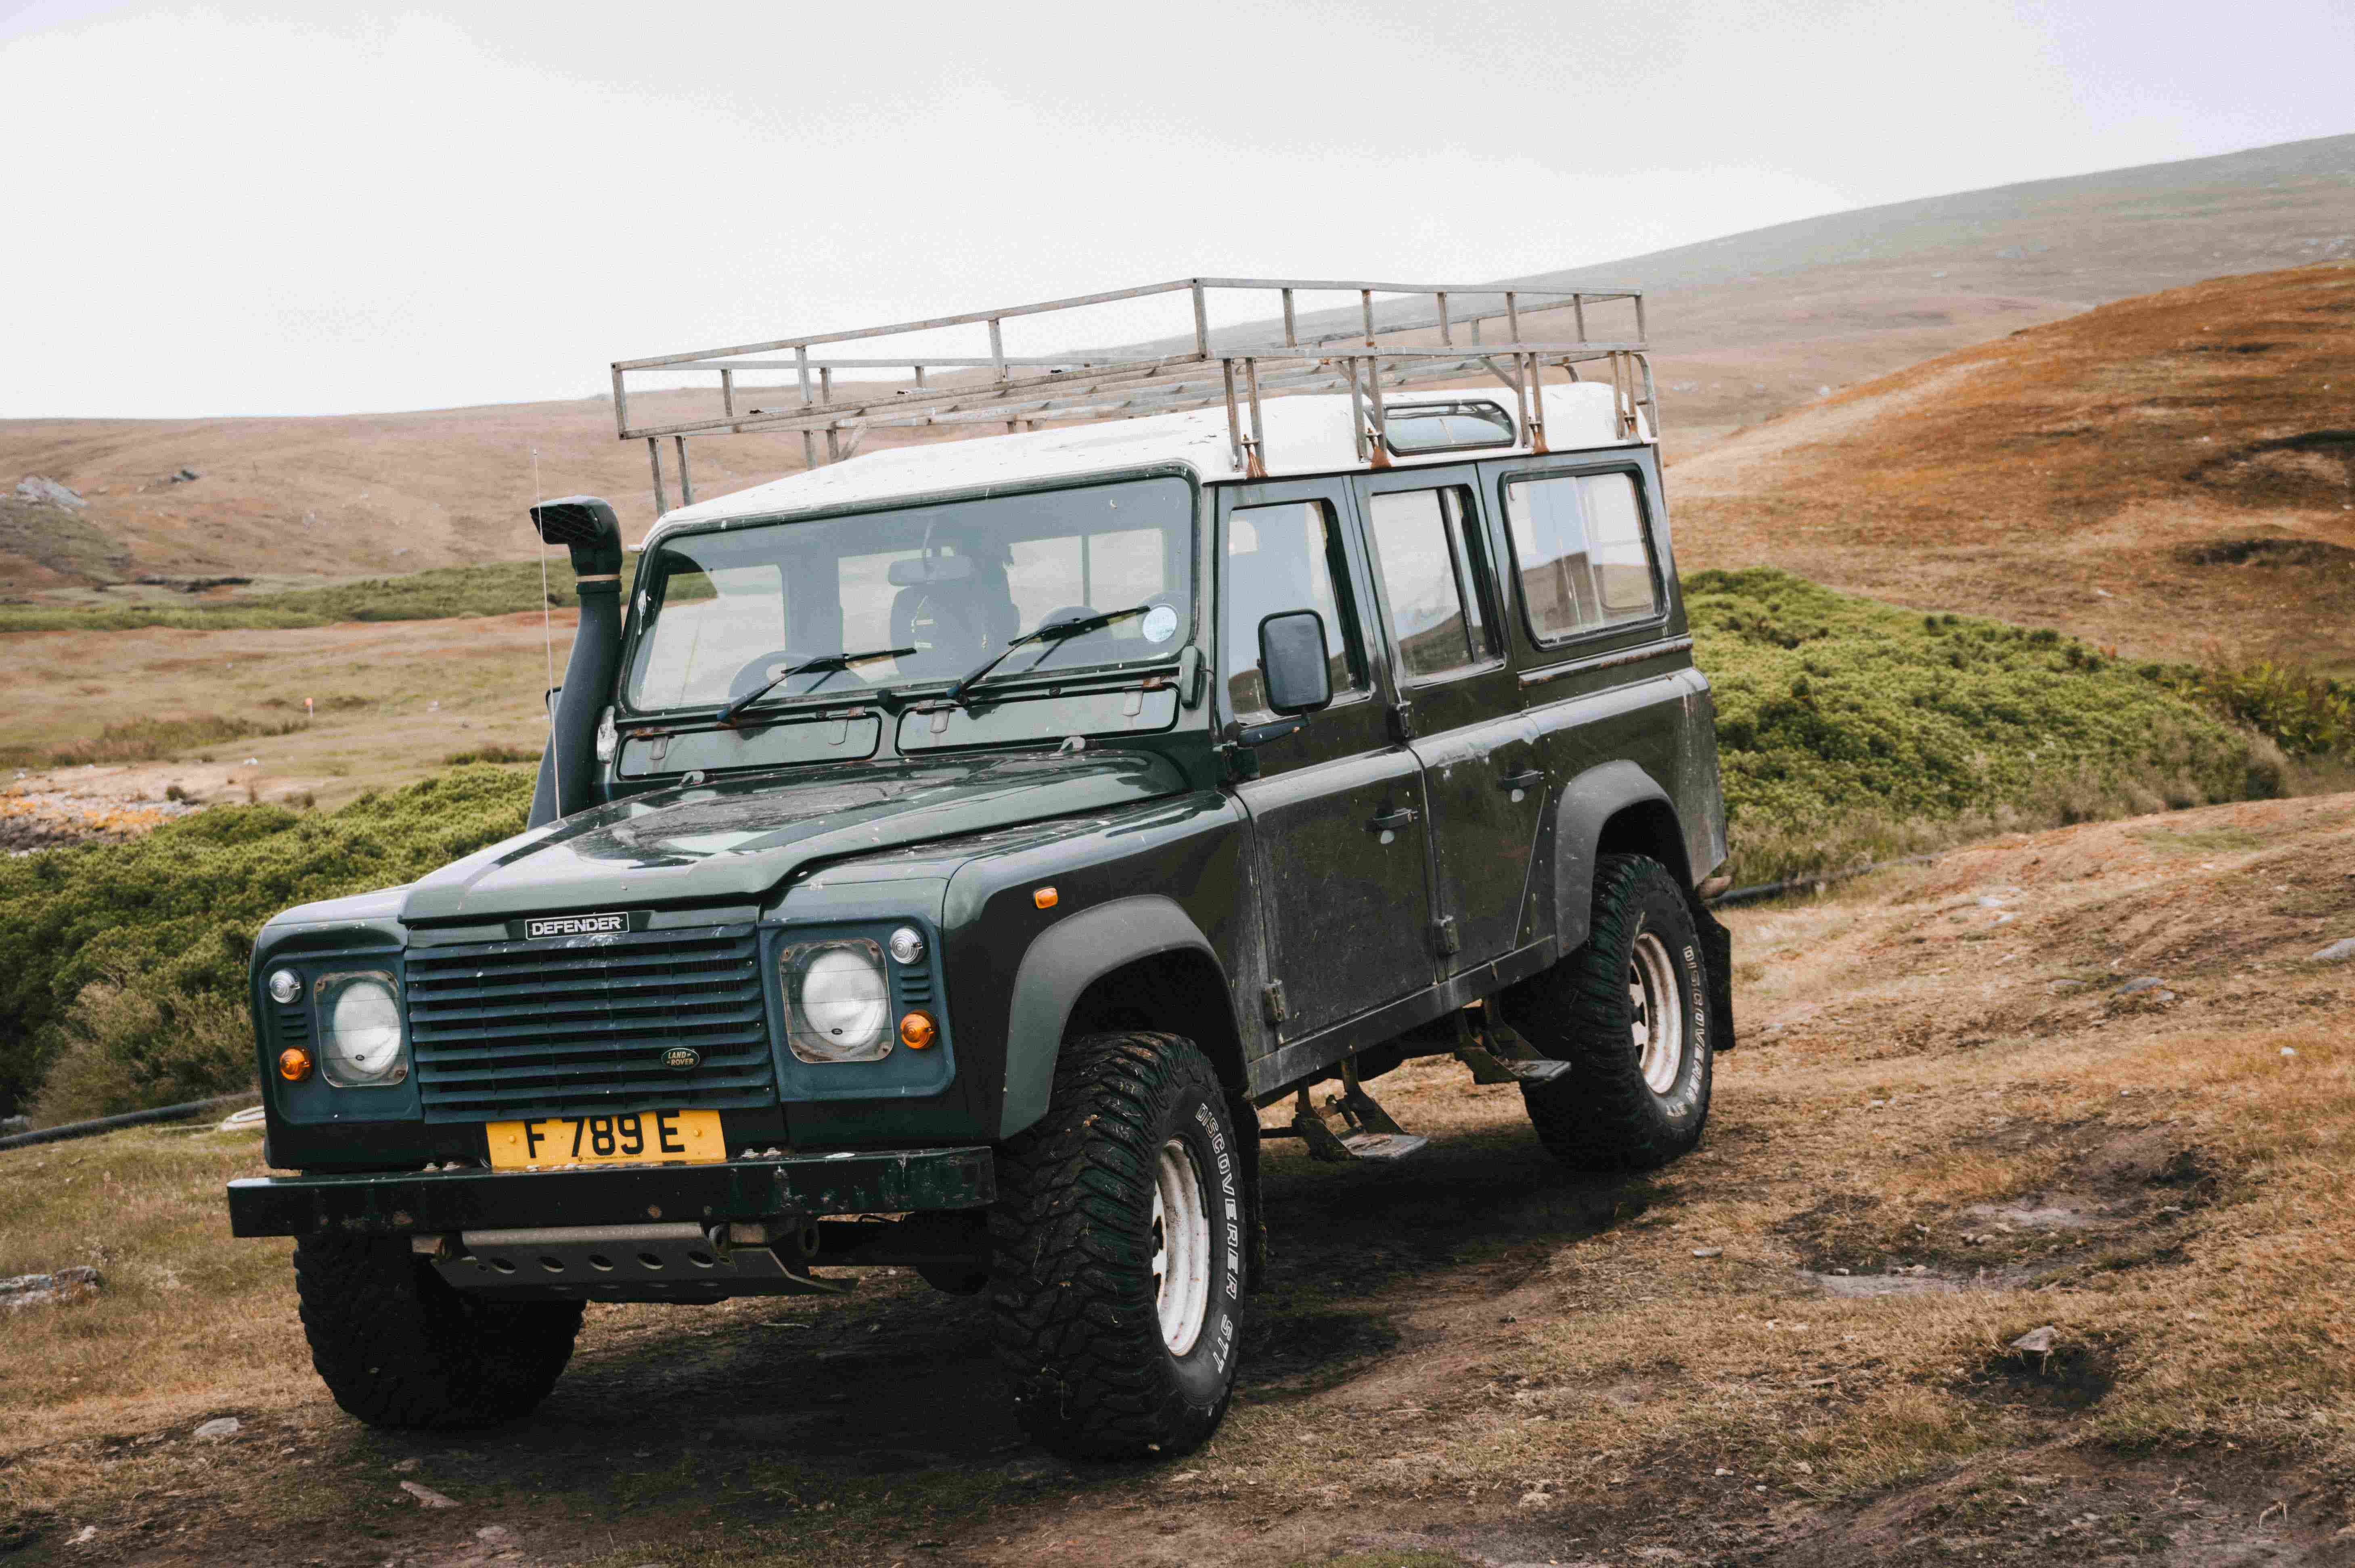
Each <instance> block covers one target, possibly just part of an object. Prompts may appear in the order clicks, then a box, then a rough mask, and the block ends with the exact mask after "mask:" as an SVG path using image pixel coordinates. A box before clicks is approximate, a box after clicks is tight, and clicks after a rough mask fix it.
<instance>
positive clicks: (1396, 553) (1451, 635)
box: [1370, 485, 1496, 680]
mask: <svg viewBox="0 0 2355 1568" xmlns="http://www.w3.org/2000/svg"><path fill="white" fill-rule="evenodd" d="M1370 510H1371V516H1372V523H1373V538H1374V556H1375V558H1376V559H1377V560H1378V561H1379V562H1380V565H1381V569H1382V587H1383V588H1384V590H1385V591H1386V592H1388V594H1389V595H1390V603H1391V639H1392V640H1393V641H1396V642H1397V644H1398V649H1399V657H1400V659H1401V661H1402V662H1404V663H1405V665H1406V672H1407V678H1408V679H1410V680H1420V679H1427V678H1429V677H1431V676H1434V675H1444V674H1445V673H1448V672H1449V671H1451V670H1461V669H1463V668H1464V667H1465V666H1466V665H1469V664H1477V663H1479V662H1482V661H1484V660H1487V659H1488V658H1491V657H1493V656H1494V655H1495V652H1496V641H1495V634H1494V631H1493V629H1492V622H1491V618H1490V616H1489V615H1488V612H1487V595H1486V594H1485V593H1484V592H1483V590H1482V584H1483V581H1484V579H1486V578H1487V577H1488V575H1489V574H1488V570H1487V563H1486V562H1485V561H1483V560H1482V559H1481V558H1480V556H1479V554H1478V550H1479V534H1480V531H1479V528H1478V526H1477V525H1476V524H1474V523H1473V522H1472V518H1473V512H1472V495H1471V493H1470V492H1469V491H1467V490H1465V489H1464V488H1463V487H1462V486H1460V485H1449V486H1447V487H1446V488H1445V489H1442V490H1393V491H1388V492H1385V493H1382V494H1380V495H1376V496H1375V497H1373V503H1372V506H1371V509H1370Z"/></svg>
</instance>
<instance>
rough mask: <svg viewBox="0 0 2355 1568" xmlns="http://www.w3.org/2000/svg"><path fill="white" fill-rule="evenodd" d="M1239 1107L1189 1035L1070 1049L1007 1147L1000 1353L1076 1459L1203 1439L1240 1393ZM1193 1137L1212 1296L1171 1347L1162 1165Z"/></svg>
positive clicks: (1034, 1431) (1054, 1441) (1040, 1433)
mask: <svg viewBox="0 0 2355 1568" xmlns="http://www.w3.org/2000/svg"><path fill="white" fill-rule="evenodd" d="M1241 1136H1242V1135H1241V1134H1239V1133H1238V1131H1237V1129H1236V1125H1235V1113H1234V1110H1233V1108H1232V1102H1231V1100H1229V1099H1228V1097H1227V1095H1226V1092H1225V1090H1224V1089H1222V1088H1221V1087H1220V1084H1219V1080H1218V1075H1217V1074H1216V1073H1214V1072H1213V1071H1212V1070H1211V1068H1210V1064H1209V1062H1208V1061H1206V1060H1205V1059H1204V1058H1203V1056H1202V1054H1201V1053H1200V1052H1199V1050H1197V1049H1196V1048H1195V1047H1194V1045H1193V1044H1192V1043H1191V1042H1190V1041H1188V1040H1184V1039H1181V1038H1179V1037H1178V1036H1177V1035H1174V1034H1156V1033H1135V1032H1124V1033H1113V1034H1093V1035H1087V1036H1084V1037H1082V1038H1079V1039H1074V1040H1068V1041H1065V1042H1064V1044H1063V1048H1062V1053H1061V1056H1060V1060H1059V1061H1058V1063H1057V1065H1056V1069H1055V1086H1054V1091H1053V1095H1052V1097H1051V1099H1050V1102H1049V1106H1048V1110H1047V1114H1046V1115H1045V1116H1044V1117H1043V1118H1040V1119H1039V1123H1038V1125H1037V1126H1035V1127H1032V1128H1028V1130H1026V1131H1024V1132H1022V1133H1020V1134H1019V1135H1018V1136H1017V1137H1015V1138H1013V1139H1010V1140H1008V1141H1007V1143H1006V1144H1005V1145H1004V1146H1003V1147H1002V1148H1001V1149H1000V1150H999V1152H998V1157H997V1184H998V1201H997V1202H996V1206H995V1207H994V1208H992V1209H991V1211H990V1214H989V1232H990V1242H991V1257H992V1262H991V1268H990V1279H989V1297H990V1306H991V1308H992V1311H993V1314H994V1317H995V1328H996V1351H997V1359H998V1361H999V1363H1000V1365H1001V1366H1002V1367H1003V1368H1004V1369H1005V1372H1006V1373H1007V1377H1008V1378H1009V1379H1010V1380H1011V1383H1012V1385H1013V1395H1014V1404H1015V1411H1016V1414H1017V1417H1018V1420H1019V1421H1020V1423H1021V1425H1022V1427H1023V1430H1024V1431H1025V1432H1027V1433H1028V1435H1029V1436H1030V1437H1031V1438H1032V1440H1033V1441H1035V1442H1037V1443H1038V1444H1039V1446H1042V1447H1045V1448H1047V1449H1049V1450H1050V1451H1051V1452H1053V1453H1056V1454H1059V1455H1060V1456H1062V1457H1065V1458H1071V1459H1091V1460H1092V1459H1127V1458H1138V1457H1146V1456H1148V1455H1160V1456H1165V1457H1167V1456H1172V1455H1177V1454H1184V1453H1187V1452H1188V1451H1190V1450H1192V1449H1193V1448H1195V1447H1198V1446H1199V1445H1200V1444H1201V1443H1202V1441H1203V1440H1204V1439H1205V1438H1207V1437H1209V1435H1210V1434H1211V1432H1212V1431H1214V1430H1215V1429H1216V1428H1217V1426H1218V1425H1219V1421H1220V1418H1221V1417H1222V1416H1224V1415H1225V1414H1226V1411H1227V1404H1228V1401H1229V1400H1230V1399H1231V1398H1232V1397H1233V1393H1234V1383H1235V1363H1236V1349H1237V1345H1238V1342H1239V1340H1240V1337H1241V1325H1240V1323H1239V1321H1238V1314H1239V1309H1240V1307H1241V1296H1242V1290H1243V1285H1244V1281H1243V1278H1242V1268H1243V1258H1244V1256H1245V1253H1246V1243H1245V1225H1246V1221H1247V1216H1248V1212H1249V1210H1248V1204H1247V1202H1246V1198H1247V1193H1246V1191H1245V1187H1246V1182H1247V1178H1246V1175H1245V1172H1246V1170H1247V1160H1246V1158H1245V1153H1244V1150H1243V1148H1242V1146H1241ZM1172 1140H1183V1143H1184V1145H1185V1152H1186V1153H1187V1154H1188V1155H1189V1156H1190V1157H1191V1159H1192V1160H1193V1169H1194V1171H1196V1172H1197V1173H1198V1175H1199V1187H1200V1192H1199V1196H1200V1199H1201V1202H1202V1209H1203V1213H1204V1214H1205V1215H1206V1216H1207V1219H1208V1228H1207V1232H1206V1233H1205V1234H1206V1235H1207V1239H1208V1242H1209V1245H1208V1249H1207V1253H1206V1257H1207V1262H1208V1292H1209V1299H1208V1304H1207V1307H1206V1308H1205V1311H1204V1314H1203V1317H1202V1319H1201V1323H1200V1328H1199V1332H1198V1333H1197V1334H1196V1335H1195V1337H1194V1338H1193V1340H1192V1342H1191V1344H1190V1347H1189V1348H1188V1350H1187V1351H1186V1352H1185V1353H1183V1354H1179V1353H1177V1352H1176V1351H1172V1349H1171V1348H1170V1343H1169V1340H1168V1338H1167V1336H1166V1335H1165V1333H1164V1331H1163V1328H1162V1321H1161V1315H1160V1312H1159V1311H1158V1309H1157V1308H1156V1300H1157V1298H1156V1286H1155V1277H1154V1274H1153V1259H1154V1249H1155V1242H1154V1235H1153V1219H1154V1202H1155V1192H1156V1169H1157V1161H1158V1160H1160V1157H1161V1154H1162V1151H1163V1150H1164V1148H1165V1146H1166V1145H1167V1144H1168V1143H1170V1142H1171V1141H1172Z"/></svg>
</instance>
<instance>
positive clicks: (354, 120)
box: [0, 0, 2355, 417]
mask: <svg viewBox="0 0 2355 1568" xmlns="http://www.w3.org/2000/svg"><path fill="white" fill-rule="evenodd" d="M2350 62H2355V5H2350V0H2254V3H2251V4H2244V5H2239V6H2236V7H2232V8H2231V9H2230V10H2229V11H2226V12H2222V13H2220V12H2219V11H2218V9H2217V8H2216V7H2215V6H2213V5H2199V6H2194V5H2189V4H2180V3H2177V0H2140V3H2123V0H2121V3H2116V4H2105V3H2101V0H2077V3H2074V4H2070V3H2065V0H2053V3H2044V0H1943V3H1942V4H1940V5H1891V4H1889V0H1854V3H1851V0H1801V3H1799V4H1796V5H1766V4H1760V3H1755V0H1745V3H1738V4H1737V3H1735V0H1638V3H1632V4H1619V3H1616V0H1597V3H1592V4H1588V3H1572V0H1551V3H1545V0H1480V3H1476V4H1472V5H1462V6H1453V7H1451V6H1446V5H1433V4H1431V3H1430V0H1355V3H1353V4H1325V3H1319V0H1304V3H1294V4H1277V3H1269V0H1258V3H1244V4H1224V3H1219V0H1166V3H1164V4H1160V5H1121V4H1117V3H1114V4H1105V3H1103V0H1097V3H1095V4H1087V5H1020V4H1015V5H992V4H986V3H980V0H965V3H961V4H951V5H931V4H922V3H911V0H892V3H890V4H879V3H873V0H868V3H859V0H849V3H845V4H837V5H825V6H818V5H779V4H763V5H597V4H585V3H581V0H570V3H567V4H562V5H544V6H543V5H500V4H496V3H477V4H473V5H447V6H439V7H436V6H420V7H416V8H410V9H395V8H392V7H368V6H359V5H350V6H346V5H319V4H316V3H315V0H313V3H310V4H301V5H292V4H290V5H263V4H253V5H242V4H223V5H209V6H197V5H138V4H103V3H93V0H31V3H29V4H27V3H25V0H0V147H5V148H6V149H7V150H8V173H7V178H6V182H5V191H6V202H7V205H6V214H7V216H6V219H5V222H6V228H7V229H8V238H7V239H6V241H5V245H0V329H5V330H0V417H24V416H38V415H103V414H112V415H143V416H155V415H200V414H245V413H321V412H343V411H350V410H358V409H387V408H430V407H442V406H452V405H460V404H468V403H481V402H498V401H507V400H513V399H523V398H537V397H580V396H584V395H588V394H591V393H595V392H597V391H600V390H602V387H603V386H604V384H605V376H604V373H603V367H604V365H605V363H606V362H607V361H609V360H612V359H615V358H623V357H629V356H634V355H649V354H660V353H666V352H671V351H674V350H682V349H689V348H701V347H707V346H713V345H718V344H729V343H734V342H741V341H745V340H748V339H755V338H762V337H777V336H785V335H789V334H796V333H802V332H809V331H822V330H826V329H828V328H833V327H840V326H852V325H859V324H865V323H871V322H879V321H889V320H899V319H906V318H908V317H910V316H913V315H919V314H932V313H946V312H952V311H958V310H965V309H971V308H975V307H979V306H987V305H994V304H1005V303H1010V302H1018V301H1022V300H1028V299H1040V298H1046V297H1050V296H1052V295H1055V294H1060V293H1071V292H1082V291H1092V290H1097V289H1103V288H1110V287H1118V286H1123V285H1126V284H1130V283H1138V282H1145V281H1152V280H1156V279H1161V278H1168V277H1177V276H1184V275H1188V274H1196V273H1220V274H1227V275H1235V274H1262V275H1290V276H1359V277H1377V278H1395V279H1401V280H1405V281H1425V280H1428V281H1436V282H1449V281H1475V280H1483V279H1487V278H1492V277H1498V276H1507V275H1511V274H1515V273H1523V272H1530V271H1536V270H1544V269H1550V268H1558V267H1564V266H1572V265H1579V264H1583V263H1589V262H1595V261H1603V260H1611V259H1613V258H1616V257H1622V256H1629V255H1634V254H1637V253H1640V252H1643V251H1646V250H1651V249H1659V248H1661V247H1664V246H1669V245H1676V244H1681V243H1685V242H1687V241H1690V240H1697V239H1702V238H1710V237H1711V236H1714V235H1719V234H1725V233H1731V232H1735V231H1738V230H1741V229H1745V228H1757V227H1759V226H1761V225H1764V224H1769V223H1775V222H1780V221H1783V220H1785V219H1789V218H1796V217H1808V216H1812V215H1815V214H1818V213H1824V212H1829V211H1835V210H1838V209H1841V208H1845V207H1865V206H1872V205H1875V204H1878V203H1881V202H1889V201H1899V200H1903V199H1906V198H1909V197H1913V196H1932V195H1936V194H1939V193H1942V192H1946V191H1953V190H1964V189H1970V188H1974V187H1977V186H1984V185H2001V184H2006V183H2009V182H2011V181H2015V180H2022V179H2034V178H2040V177H2044V176H2048V175H2068V174H2080V173H2085V172H2088V171H2092V170H2097V169H2103V168H2110V167H2116V166H2121V165H2126V164H2143V163H2153V162H2158V161H2162V160H2167V159H2173V158H2182V157H2193V156H2199V155H2201V154H2212V153H2223V152H2231V151H2234V150H2237V149H2240V148H2244V147H2253V146H2260V145H2264V144H2265V143H2274V142H2283V141H2292V140H2296V139H2299V138H2302V137H2308V136H2321V135H2331V134H2337V133H2339V132H2346V131H2349V130H2350V129H2355V111H2350V108H2349V104H2350V93H2349V66H2350ZM1638 281H1640V280H1638ZM1171 324H1172V325H1174V324H1175V323H1171ZM1044 346H1049V345H1047V344H1025V343H1022V342H1020V341H1019V340H1018V339H1015V340H1013V341H1011V342H1010V343H1009V347H1011V348H1012V349H1014V350H1015V351H1016V352H1020V351H1021V350H1022V349H1024V348H1030V347H1044ZM1059 346H1060V345H1059Z"/></svg>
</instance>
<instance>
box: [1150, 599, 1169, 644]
mask: <svg viewBox="0 0 2355 1568" xmlns="http://www.w3.org/2000/svg"><path fill="white" fill-rule="evenodd" d="M1144 630H1145V640H1146V641H1147V642H1167V641H1169V640H1170V639H1171V638H1173V637H1175V636H1177V611H1176V610H1174V609H1170V608H1169V606H1167V605H1166V604H1156V605H1155V606H1154V607H1153V608H1152V609H1151V610H1149V611H1147V612H1146V617H1145V628H1144Z"/></svg>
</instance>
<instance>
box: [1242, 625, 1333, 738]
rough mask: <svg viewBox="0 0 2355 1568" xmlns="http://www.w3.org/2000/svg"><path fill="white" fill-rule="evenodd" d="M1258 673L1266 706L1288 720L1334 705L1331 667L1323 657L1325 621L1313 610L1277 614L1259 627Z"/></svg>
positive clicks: (1324, 654)
mask: <svg viewBox="0 0 2355 1568" xmlns="http://www.w3.org/2000/svg"><path fill="white" fill-rule="evenodd" d="M1259 673H1260V679H1261V680H1262V681H1263V682H1265V683H1266V685H1267V705H1268V706H1269V707H1270V708H1272V709H1273V710H1274V711H1275V712H1277V713H1279V714H1282V715H1284V716H1285V717H1287V718H1289V717H1291V716H1293V715H1295V714H1310V713H1315V712H1316V710H1317V709H1319V708H1322V707H1325V706H1327V705H1329V704H1330V703H1331V702H1332V701H1333V667H1332V665H1331V664H1330V663H1328V662H1327V659H1326V653H1325V618H1324V617H1323V616H1321V615H1319V614H1317V613H1316V611H1315V610H1313V609H1286V610H1279V611H1277V612H1276V613H1275V614H1273V615H1271V616H1269V617H1268V618H1267V619H1265V620H1262V621H1261V622H1260V623H1259Z"/></svg>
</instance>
